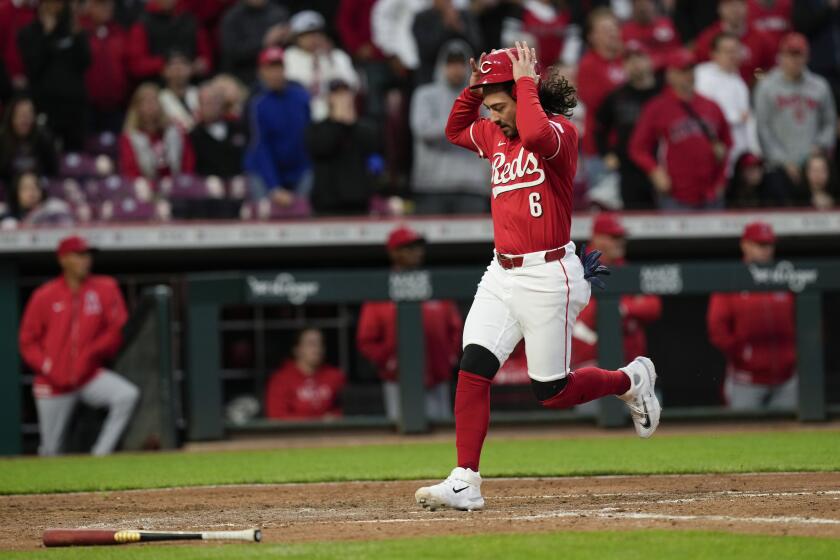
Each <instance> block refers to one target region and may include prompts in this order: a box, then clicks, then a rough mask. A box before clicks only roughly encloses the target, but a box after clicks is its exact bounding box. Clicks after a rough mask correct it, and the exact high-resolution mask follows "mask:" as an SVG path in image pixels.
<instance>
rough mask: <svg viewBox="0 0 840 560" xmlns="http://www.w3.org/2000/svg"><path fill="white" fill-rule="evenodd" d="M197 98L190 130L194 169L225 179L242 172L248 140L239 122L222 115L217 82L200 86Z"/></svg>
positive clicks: (223, 111)
mask: <svg viewBox="0 0 840 560" xmlns="http://www.w3.org/2000/svg"><path fill="white" fill-rule="evenodd" d="M198 99H199V105H198V108H199V111H198V122H197V123H196V125H195V127H194V128H193V129H192V131H190V143H191V144H192V147H193V151H194V152H195V172H196V173H197V174H198V175H201V176H203V177H208V176H215V177H219V178H221V179H225V180H227V179H231V178H233V177H235V176H237V175H241V174H242V156H243V155H244V154H245V145H246V143H247V137H246V134H245V129H244V127H243V125H242V123H241V122H240V121H239V120H237V119H229V118H226V117H225V99H224V97H223V92H222V90H221V88H219V87H218V85H217V84H216V83H214V82H208V83H206V84H204V85H203V86H201V89H200V90H199V94H198Z"/></svg>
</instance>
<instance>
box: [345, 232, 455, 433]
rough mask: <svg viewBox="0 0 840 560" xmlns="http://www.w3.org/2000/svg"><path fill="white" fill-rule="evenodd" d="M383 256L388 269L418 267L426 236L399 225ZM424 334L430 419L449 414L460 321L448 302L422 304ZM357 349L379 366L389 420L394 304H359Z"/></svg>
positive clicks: (395, 371) (392, 411)
mask: <svg viewBox="0 0 840 560" xmlns="http://www.w3.org/2000/svg"><path fill="white" fill-rule="evenodd" d="M387 247H388V256H389V257H390V259H391V263H392V267H393V270H395V271H407V270H412V269H416V268H419V267H420V266H422V265H423V261H424V259H425V254H426V251H425V241H424V239H423V238H422V237H421V236H420V235H419V234H417V232H415V231H413V230H411V229H409V228H407V227H400V228H397V229H396V230H394V231H393V232H391V235H390V236H389V237H388V244H387ZM422 313H423V334H424V336H425V340H426V379H425V384H426V415H427V416H428V417H429V418H431V419H433V420H440V419H445V418H449V417H451V415H452V405H451V395H450V394H449V380H450V378H451V377H452V368H453V367H454V365H455V364H456V363H457V361H458V359H459V358H460V355H461V329H462V328H463V322H462V319H461V314H460V312H459V311H458V307H457V306H456V305H455V302H453V301H442V300H429V301H426V302H424V303H423V306H422ZM356 344H357V346H358V348H359V352H361V353H362V355H363V356H364V357H365V358H366V359H368V360H369V361H371V362H372V363H373V364H374V365H375V366H376V367H377V369H378V370H379V378H380V379H382V391H383V396H384V399H385V413H386V415H387V416H388V418H389V419H390V420H397V419H398V418H399V416H400V399H399V384H398V383H397V378H398V375H399V367H398V364H397V307H396V304H394V302H392V301H373V302H368V303H365V304H364V305H363V306H362V310H361V314H360V317H359V327H358V331H357V333H356Z"/></svg>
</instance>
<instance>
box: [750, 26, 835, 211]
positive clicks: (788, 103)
mask: <svg viewBox="0 0 840 560" xmlns="http://www.w3.org/2000/svg"><path fill="white" fill-rule="evenodd" d="M807 62H808V41H807V39H805V37H804V36H802V35H800V34H798V33H791V34H788V35H786V36H785V38H784V39H783V40H782V44H781V47H780V54H779V67H778V68H776V69H774V70H773V71H772V72H770V74H769V75H768V76H767V77H766V78H764V79H763V80H762V81H761V83H759V85H758V87H757V88H756V92H755V112H756V119H757V121H758V136H759V139H760V140H761V146H762V149H763V150H764V155H765V157H766V159H767V163H768V165H769V175H768V178H767V179H768V186H769V188H770V191H771V193H770V194H771V197H772V198H773V200H774V201H776V203H777V204H788V203H790V201H791V199H792V198H793V197H794V194H793V193H794V191H796V190H797V189H799V188H801V183H802V165H803V164H804V163H805V161H806V160H807V159H808V156H809V155H811V154H824V155H829V154H830V153H831V152H832V151H833V150H834V146H835V143H836V141H837V112H836V109H835V106H834V100H833V99H832V96H831V89H830V86H829V85H828V82H827V81H826V80H825V79H824V78H822V77H821V76H818V75H816V74H814V73H813V72H811V71H809V70H808V69H807V68H806V64H807Z"/></svg>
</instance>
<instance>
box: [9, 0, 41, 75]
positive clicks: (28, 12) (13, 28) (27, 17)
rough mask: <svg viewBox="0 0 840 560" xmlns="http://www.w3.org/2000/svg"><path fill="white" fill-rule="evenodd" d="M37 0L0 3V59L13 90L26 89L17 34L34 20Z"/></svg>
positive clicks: (13, 0)
mask: <svg viewBox="0 0 840 560" xmlns="http://www.w3.org/2000/svg"><path fill="white" fill-rule="evenodd" d="M37 8H38V0H6V1H4V2H0V21H2V22H3V25H0V58H2V60H3V65H4V66H5V67H6V72H8V74H9V79H10V81H11V82H12V84H13V85H14V87H15V89H18V90H22V89H24V88H25V87H26V85H27V84H26V72H25V70H24V67H23V59H22V58H21V56H20V49H18V42H17V38H18V33H19V32H20V30H21V29H23V28H24V27H26V26H27V25H29V23H30V22H31V21H32V20H34V19H35V15H36V13H37Z"/></svg>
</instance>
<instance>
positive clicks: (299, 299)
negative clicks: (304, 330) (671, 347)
mask: <svg viewBox="0 0 840 560" xmlns="http://www.w3.org/2000/svg"><path fill="white" fill-rule="evenodd" d="M482 272H483V271H482V270H481V269H480V268H431V269H428V270H419V271H413V272H407V273H396V272H390V271H387V270H370V271H365V270H332V271H324V270H320V271H306V270H300V271H277V272H254V273H246V272H242V273H219V274H195V275H190V276H188V278H187V321H186V329H187V333H186V359H187V392H188V410H187V418H188V422H187V431H188V438H189V439H191V440H213V439H220V438H222V437H224V435H225V433H226V425H225V419H224V418H225V415H224V410H223V394H222V393H223V392H222V364H221V354H222V353H221V334H220V332H221V331H220V317H221V310H222V308H223V307H224V306H229V305H241V304H251V305H263V304H283V305H292V306H298V305H307V304H337V303H343V304H354V303H356V304H358V303H363V302H365V301H374V300H389V299H390V300H392V301H394V302H396V304H397V330H398V344H397V345H398V356H399V361H400V364H401V367H400V400H401V405H402V406H401V418H400V419H399V421H398V427H399V429H400V431H402V432H403V433H422V432H425V431H427V430H428V428H429V421H428V419H427V418H426V415H425V411H424V407H423V399H422V398H420V395H422V394H423V391H424V388H423V371H424V355H423V348H424V344H423V329H422V320H421V303H422V302H423V301H425V300H428V299H432V298H435V299H454V300H469V299H471V298H472V296H473V294H474V292H475V287H476V285H477V283H478V281H479V279H480V277H481V274H482ZM838 289H840V261H837V260H814V261H798V260H797V261H779V262H776V263H773V264H772V265H768V266H754V265H753V266H746V265H744V264H740V263H669V264H655V265H633V266H625V267H622V268H620V269H616V270H614V271H613V274H612V276H611V277H610V278H609V281H608V283H607V289H606V290H604V291H598V290H595V294H594V295H595V297H596V298H597V299H598V317H597V320H598V332H599V341H598V352H599V363H600V364H601V366H602V367H606V368H617V367H619V366H621V365H622V358H623V357H622V344H621V316H620V311H619V299H620V297H621V295H623V294H657V295H662V296H678V295H704V294H709V293H711V292H739V291H776V290H790V291H791V292H793V293H794V294H795V296H796V332H797V356H798V358H797V360H798V363H797V370H798V375H799V399H798V409H797V415H798V418H799V419H800V420H802V421H821V420H825V419H826V418H827V417H828V409H827V404H826V394H825V370H824V358H823V332H822V323H823V322H822V308H821V300H822V297H823V293H824V292H826V291H834V290H838ZM599 404H600V410H599V412H598V423H599V425H601V426H604V427H612V426H619V425H623V424H625V423H626V422H627V418H626V415H625V414H624V412H623V409H622V405H621V403H620V402H619V401H617V400H616V399H602V400H601V401H600V403H599ZM558 414H559V416H560V417H562V415H563V413H557V412H555V411H545V413H544V414H540V413H539V412H536V411H534V412H527V413H522V414H519V415H512V416H511V415H508V417H507V418H506V419H507V420H512V421H519V422H527V421H539V420H542V419H547V418H549V417H551V418H556V417H558ZM761 415H765V414H764V413H761ZM742 416H755V414H752V415H751V414H749V413H747V414H746V415H745V414H743V413H732V412H730V411H726V410H725V409H723V408H721V407H711V408H703V409H700V410H698V409H691V408H669V407H666V409H665V411H664V417H665V418H704V419H710V418H724V417H727V418H735V417H742ZM496 418H497V416H496V415H495V413H494V419H496ZM365 425H371V426H376V425H380V426H381V425H383V421H382V419H374V418H371V419H365V418H356V419H350V418H347V419H339V420H334V421H331V422H328V423H322V422H316V423H292V424H289V423H282V422H272V421H255V422H252V423H251V424H250V428H252V429H257V430H258V429H277V428H280V427H281V426H282V427H294V428H296V429H301V428H306V427H310V428H317V427H325V426H333V427H360V426H365Z"/></svg>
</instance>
